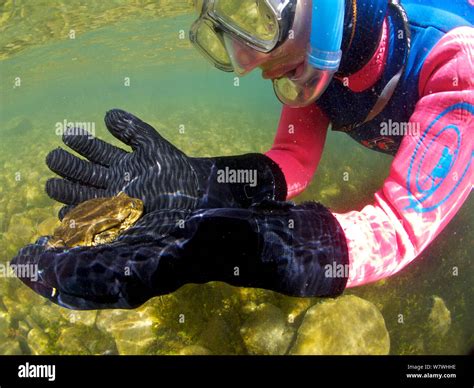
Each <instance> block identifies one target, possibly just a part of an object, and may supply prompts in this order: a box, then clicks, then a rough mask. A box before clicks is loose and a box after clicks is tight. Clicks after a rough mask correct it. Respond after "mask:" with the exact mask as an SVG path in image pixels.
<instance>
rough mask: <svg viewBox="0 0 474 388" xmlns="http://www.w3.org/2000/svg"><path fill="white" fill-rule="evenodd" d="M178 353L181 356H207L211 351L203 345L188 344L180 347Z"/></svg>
mask: <svg viewBox="0 0 474 388" xmlns="http://www.w3.org/2000/svg"><path fill="white" fill-rule="evenodd" d="M179 354H180V355H181V356H208V355H211V354H212V352H211V351H210V350H209V349H207V348H205V347H204V346H199V345H189V346H186V347H184V348H183V349H181V350H180V351H179Z"/></svg>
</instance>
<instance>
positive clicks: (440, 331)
mask: <svg viewBox="0 0 474 388" xmlns="http://www.w3.org/2000/svg"><path fill="white" fill-rule="evenodd" d="M433 299H434V303H433V307H432V308H431V311H430V315H429V317H428V320H429V322H430V329H431V330H432V332H433V334H435V335H440V336H444V335H445V334H446V333H447V332H448V331H449V328H450V327H451V312H450V311H449V310H448V308H447V307H446V304H445V303H444V300H443V299H441V298H440V297H439V296H436V295H434V296H433Z"/></svg>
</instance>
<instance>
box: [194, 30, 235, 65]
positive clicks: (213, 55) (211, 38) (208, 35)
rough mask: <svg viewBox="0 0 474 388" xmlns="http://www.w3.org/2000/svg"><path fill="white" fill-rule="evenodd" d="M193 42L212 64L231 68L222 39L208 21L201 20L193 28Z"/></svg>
mask: <svg viewBox="0 0 474 388" xmlns="http://www.w3.org/2000/svg"><path fill="white" fill-rule="evenodd" d="M194 40H195V43H196V44H197V46H198V47H199V48H200V49H201V50H202V51H204V53H205V54H206V56H208V57H209V58H210V59H211V60H212V62H214V64H215V65H216V66H217V67H219V68H221V69H223V70H228V71H231V70H232V64H231V61H230V58H229V55H228V54H227V51H226V48H225V45H224V41H223V39H222V38H221V37H220V35H219V34H218V33H217V32H216V31H215V29H214V27H213V26H212V24H211V23H209V22H205V21H204V22H201V23H199V25H198V26H197V28H196V30H195V38H194Z"/></svg>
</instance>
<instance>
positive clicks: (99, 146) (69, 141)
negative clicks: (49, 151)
mask: <svg viewBox="0 0 474 388" xmlns="http://www.w3.org/2000/svg"><path fill="white" fill-rule="evenodd" d="M63 142H64V144H66V145H67V146H68V147H69V148H71V149H73V150H74V151H76V152H77V153H79V154H80V155H82V156H84V157H85V158H87V159H88V160H90V161H91V162H93V163H97V164H101V165H103V166H106V167H109V166H111V165H112V164H113V163H114V162H116V161H117V160H118V159H120V158H122V157H123V156H124V155H126V154H128V152H127V151H124V150H123V149H121V148H119V147H115V146H113V145H112V144H109V143H106V142H105V141H103V140H100V139H97V138H95V137H94V136H93V135H92V134H91V133H89V132H88V131H86V130H85V129H82V128H68V129H67V130H66V131H65V132H64V134H63Z"/></svg>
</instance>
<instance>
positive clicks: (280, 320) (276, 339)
mask: <svg viewBox="0 0 474 388" xmlns="http://www.w3.org/2000/svg"><path fill="white" fill-rule="evenodd" d="M240 334H241V336H242V339H243V341H244V343H245V346H246V347H247V351H248V352H249V353H250V354H265V355H281V354H285V353H286V351H287V350H288V347H289V345H290V342H291V340H292V338H293V330H292V328H291V327H290V326H289V325H288V324H287V319H286V316H285V314H284V313H283V312H282V311H281V310H280V309H279V308H278V307H276V306H273V305H271V304H267V303H263V304H261V305H259V306H258V307H257V308H256V309H255V311H254V312H253V313H252V314H251V315H250V316H249V318H248V319H247V320H246V321H245V323H244V324H243V325H242V327H241V329H240Z"/></svg>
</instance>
